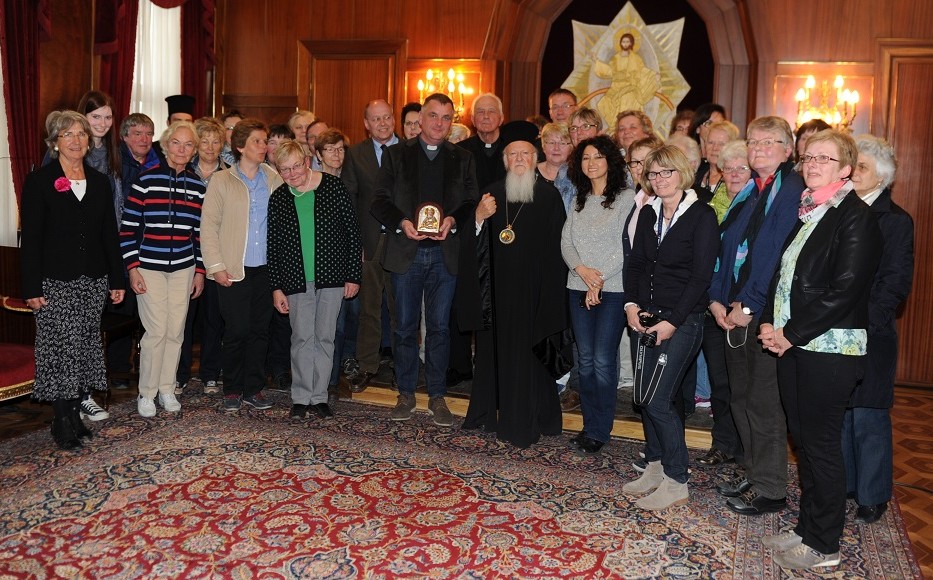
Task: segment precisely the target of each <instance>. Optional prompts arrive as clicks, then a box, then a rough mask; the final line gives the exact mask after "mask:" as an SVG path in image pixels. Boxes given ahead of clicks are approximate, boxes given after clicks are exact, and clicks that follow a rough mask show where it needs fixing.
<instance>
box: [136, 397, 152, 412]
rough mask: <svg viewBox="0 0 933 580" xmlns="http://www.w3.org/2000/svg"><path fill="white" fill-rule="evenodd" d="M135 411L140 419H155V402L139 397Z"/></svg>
mask: <svg viewBox="0 0 933 580" xmlns="http://www.w3.org/2000/svg"><path fill="white" fill-rule="evenodd" d="M136 410H137V411H139V414H140V415H141V416H142V417H155V414H156V406H155V401H153V400H152V399H147V398H146V397H144V396H142V395H140V396H139V398H137V399H136Z"/></svg>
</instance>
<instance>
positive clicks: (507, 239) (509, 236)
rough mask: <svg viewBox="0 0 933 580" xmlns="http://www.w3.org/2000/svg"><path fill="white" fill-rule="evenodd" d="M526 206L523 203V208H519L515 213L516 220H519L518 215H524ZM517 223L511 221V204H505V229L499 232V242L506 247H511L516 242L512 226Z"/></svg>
mask: <svg viewBox="0 0 933 580" xmlns="http://www.w3.org/2000/svg"><path fill="white" fill-rule="evenodd" d="M524 207H525V204H524V202H523V203H522V206H521V207H520V208H518V211H517V212H515V219H516V220H517V219H518V214H520V213H522V209H524ZM513 223H515V220H512V221H509V202H508V200H506V202H505V229H503V230H502V231H501V232H499V241H500V242H502V243H503V244H505V245H509V244H511V243H512V242H514V241H515V230H513V229H512V224H513Z"/></svg>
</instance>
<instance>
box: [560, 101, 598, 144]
mask: <svg viewBox="0 0 933 580" xmlns="http://www.w3.org/2000/svg"><path fill="white" fill-rule="evenodd" d="M602 128H603V120H602V118H601V117H600V116H599V113H597V112H596V109H591V108H589V107H580V108H578V109H577V110H576V111H574V112H573V114H572V115H570V124H569V126H568V127H567V130H568V131H569V132H570V142H571V143H573V146H574V147H576V146H577V145H579V144H580V142H581V141H583V140H585V139H592V138H593V137H595V136H597V135H599V133H600V131H602Z"/></svg>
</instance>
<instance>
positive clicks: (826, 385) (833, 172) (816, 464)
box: [758, 130, 881, 570]
mask: <svg viewBox="0 0 933 580" xmlns="http://www.w3.org/2000/svg"><path fill="white" fill-rule="evenodd" d="M857 158H858V152H857V151H856V147H855V142H854V141H853V140H852V138H851V137H849V136H848V135H847V134H844V133H841V132H838V131H833V130H825V131H820V132H819V133H816V134H815V135H813V136H812V137H810V140H809V141H808V142H807V149H806V152H805V153H804V154H803V155H802V156H801V162H802V163H803V168H804V169H803V177H804V181H805V182H806V184H807V188H806V189H804V190H803V192H802V193H801V199H800V208H799V210H798V215H799V222H798V223H797V225H796V226H795V228H794V229H793V230H792V231H791V233H790V235H789V236H788V238H787V242H786V243H785V247H784V252H783V255H782V256H781V261H780V263H779V265H778V269H777V272H776V273H775V275H774V279H773V280H772V283H771V292H770V294H769V299H768V304H767V305H766V306H765V309H764V311H763V313H762V316H761V327H760V330H761V333H760V335H759V336H758V338H759V339H760V340H761V342H762V345H763V346H764V347H765V348H766V349H768V350H769V351H771V352H773V353H775V354H776V355H778V357H779V358H778V363H777V379H778V387H779V389H780V392H781V403H782V404H783V406H784V412H785V414H786V416H787V425H788V427H789V429H790V433H791V435H792V436H793V440H794V445H795V447H796V449H797V459H798V462H797V469H798V472H799V474H800V490H801V494H800V515H799V517H798V519H797V526H796V527H795V528H794V529H793V530H791V531H788V532H785V533H782V534H775V535H770V536H765V537H764V538H762V543H763V544H764V545H765V546H767V547H770V548H772V549H773V550H774V551H775V556H774V561H775V562H776V563H777V564H778V565H780V566H781V567H783V568H787V569H792V570H796V569H809V568H817V567H824V566H836V565H837V564H839V538H840V536H841V535H842V528H843V524H844V523H845V502H846V478H845V468H844V466H843V459H842V444H841V441H842V422H843V416H844V415H845V411H846V406H847V405H848V404H849V399H850V397H851V396H852V392H853V390H854V389H855V384H856V380H857V376H858V370H859V368H860V365H861V363H862V361H863V360H864V355H865V353H866V352H867V350H868V301H869V291H870V289H871V283H872V279H873V278H874V276H875V270H876V269H877V268H878V262H879V260H880V258H881V232H880V231H879V229H878V224H877V220H876V219H875V216H874V215H873V213H872V211H871V209H870V208H869V207H868V206H867V205H865V202H863V201H862V200H861V199H859V197H858V195H857V194H856V193H855V191H854V190H853V187H852V183H851V182H850V181H848V177H849V176H850V175H851V174H852V169H853V168H854V167H855V165H856V161H857Z"/></svg>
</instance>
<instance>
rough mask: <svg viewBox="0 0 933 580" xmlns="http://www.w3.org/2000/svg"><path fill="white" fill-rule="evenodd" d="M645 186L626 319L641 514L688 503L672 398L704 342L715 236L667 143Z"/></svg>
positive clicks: (709, 216) (654, 154)
mask: <svg viewBox="0 0 933 580" xmlns="http://www.w3.org/2000/svg"><path fill="white" fill-rule="evenodd" d="M645 165H646V171H645V173H644V174H643V175H642V185H643V187H644V188H645V190H646V191H647V192H649V193H652V194H654V196H655V199H654V200H653V201H652V202H651V203H650V205H646V206H645V207H644V208H643V209H642V211H641V213H640V215H639V217H638V225H637V226H636V230H635V240H634V246H633V248H632V253H631V255H630V256H629V259H628V264H627V265H626V275H625V316H626V320H627V322H628V325H629V327H631V329H632V330H633V331H634V334H633V337H632V341H633V342H637V345H638V346H637V353H638V354H637V359H636V376H635V391H634V397H635V403H636V404H638V405H640V406H641V409H642V425H643V427H644V430H645V460H646V461H647V465H646V468H645V470H644V472H642V474H641V476H640V477H639V478H638V479H636V480H634V481H631V482H629V483H626V484H625V485H624V486H623V487H622V491H623V492H625V493H627V494H631V495H636V496H644V497H641V498H640V499H638V501H637V502H636V505H637V506H638V507H640V508H641V509H644V510H664V509H667V508H669V507H671V506H674V505H681V504H684V503H686V502H687V499H688V496H689V493H688V490H687V479H688V477H689V475H688V471H687V461H688V457H687V446H686V443H685V441H684V425H683V422H682V421H681V418H680V415H679V414H678V412H677V410H676V407H675V401H674V399H675V397H677V396H678V388H679V386H680V383H681V381H682V380H683V376H684V374H685V373H686V371H687V369H688V367H689V366H690V365H691V363H692V362H693V359H694V358H695V357H696V355H697V352H698V351H699V348H700V342H701V341H702V339H703V313H704V311H705V310H706V306H707V304H708V303H709V296H708V294H707V288H708V287H709V281H710V276H711V274H712V271H713V265H714V263H715V261H716V249H717V247H718V244H719V232H718V228H717V227H716V214H715V213H714V212H713V210H712V208H710V207H709V206H708V205H707V204H705V203H703V202H701V201H700V200H699V198H698V197H697V195H696V193H694V192H693V190H691V189H687V188H688V187H689V186H690V185H691V184H692V183H693V180H694V174H693V168H692V167H691V165H690V162H689V161H688V160H687V157H686V156H685V155H684V154H683V152H681V151H680V150H679V149H678V148H676V147H673V146H671V145H665V146H663V147H659V148H657V149H655V150H653V151H651V152H650V153H649V154H648V156H647V158H646V159H645Z"/></svg>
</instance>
